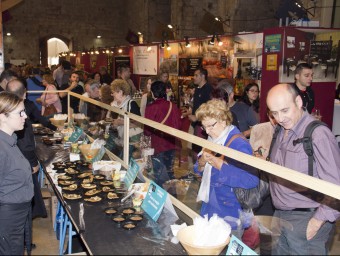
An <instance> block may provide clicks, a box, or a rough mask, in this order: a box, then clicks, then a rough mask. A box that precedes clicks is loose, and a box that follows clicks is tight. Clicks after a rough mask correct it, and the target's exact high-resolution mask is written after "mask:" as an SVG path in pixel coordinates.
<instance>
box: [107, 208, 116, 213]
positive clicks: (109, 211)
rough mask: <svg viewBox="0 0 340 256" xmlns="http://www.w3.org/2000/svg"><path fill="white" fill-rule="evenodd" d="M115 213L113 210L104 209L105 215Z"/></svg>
mask: <svg viewBox="0 0 340 256" xmlns="http://www.w3.org/2000/svg"><path fill="white" fill-rule="evenodd" d="M116 212H117V210H116V209H114V208H107V209H105V213H106V214H115V213H116Z"/></svg>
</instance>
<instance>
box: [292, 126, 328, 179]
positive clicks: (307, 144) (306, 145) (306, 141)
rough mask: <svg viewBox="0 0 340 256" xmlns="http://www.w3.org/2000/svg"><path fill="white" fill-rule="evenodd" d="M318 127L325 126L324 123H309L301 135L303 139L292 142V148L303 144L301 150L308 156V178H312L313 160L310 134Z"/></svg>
mask: <svg viewBox="0 0 340 256" xmlns="http://www.w3.org/2000/svg"><path fill="white" fill-rule="evenodd" d="M320 125H324V126H327V125H326V124H325V123H323V122H321V121H319V120H314V121H312V122H310V123H309V124H308V125H307V127H306V129H305V132H304V134H303V138H299V139H296V140H293V146H296V145H297V144H299V143H303V149H304V151H305V153H306V154H307V156H308V175H309V176H313V160H314V157H313V154H314V150H313V139H312V133H313V131H314V130H315V128H316V127H318V126H320Z"/></svg>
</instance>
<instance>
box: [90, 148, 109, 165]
mask: <svg viewBox="0 0 340 256" xmlns="http://www.w3.org/2000/svg"><path fill="white" fill-rule="evenodd" d="M105 152H106V151H105V147H104V146H101V148H100V150H99V152H98V154H97V155H96V156H95V157H94V158H93V159H92V161H91V162H92V163H94V162H98V161H100V160H101V159H102V158H103V156H104V154H105Z"/></svg>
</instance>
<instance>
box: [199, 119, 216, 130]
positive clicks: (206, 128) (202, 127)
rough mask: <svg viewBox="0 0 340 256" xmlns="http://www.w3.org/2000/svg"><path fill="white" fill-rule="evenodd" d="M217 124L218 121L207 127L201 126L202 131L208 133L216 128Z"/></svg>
mask: <svg viewBox="0 0 340 256" xmlns="http://www.w3.org/2000/svg"><path fill="white" fill-rule="evenodd" d="M216 124H217V121H216V122H215V123H213V124H211V125H207V126H204V125H202V126H201V129H202V130H203V131H207V130H208V129H212V128H214V126H215V125H216Z"/></svg>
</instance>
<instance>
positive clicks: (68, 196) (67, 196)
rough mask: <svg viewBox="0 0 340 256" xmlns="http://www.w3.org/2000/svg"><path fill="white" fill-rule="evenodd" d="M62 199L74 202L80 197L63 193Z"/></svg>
mask: <svg viewBox="0 0 340 256" xmlns="http://www.w3.org/2000/svg"><path fill="white" fill-rule="evenodd" d="M63 197H64V198H66V199H69V200H75V199H80V198H81V195H79V194H66V193H64V194H63Z"/></svg>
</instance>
